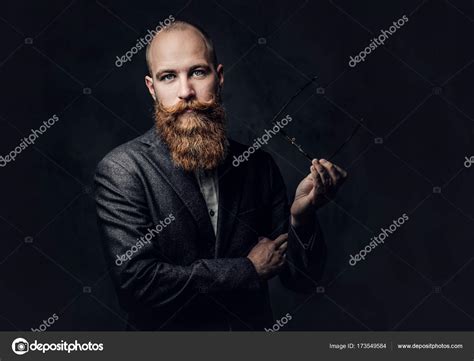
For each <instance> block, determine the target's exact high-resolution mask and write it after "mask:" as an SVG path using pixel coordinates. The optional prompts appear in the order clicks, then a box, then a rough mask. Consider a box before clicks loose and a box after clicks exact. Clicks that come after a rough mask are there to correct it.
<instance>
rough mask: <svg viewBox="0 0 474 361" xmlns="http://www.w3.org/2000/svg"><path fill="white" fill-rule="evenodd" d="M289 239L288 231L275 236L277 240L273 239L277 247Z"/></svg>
mask: <svg viewBox="0 0 474 361" xmlns="http://www.w3.org/2000/svg"><path fill="white" fill-rule="evenodd" d="M287 239H288V233H283V234H280V235H279V236H278V237H277V238H275V240H274V241H273V242H274V244H275V248H278V247H280V246H281V245H282V244H283V243H285V242H286V240H287Z"/></svg>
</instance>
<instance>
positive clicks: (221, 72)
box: [216, 64, 224, 88]
mask: <svg viewBox="0 0 474 361" xmlns="http://www.w3.org/2000/svg"><path fill="white" fill-rule="evenodd" d="M216 72H217V79H218V81H219V88H222V87H223V86H224V65H222V64H219V65H218V66H217V69H216Z"/></svg>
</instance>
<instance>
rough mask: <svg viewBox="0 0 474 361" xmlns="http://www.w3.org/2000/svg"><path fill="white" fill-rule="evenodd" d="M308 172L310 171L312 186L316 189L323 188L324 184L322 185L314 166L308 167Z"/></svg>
mask: <svg viewBox="0 0 474 361" xmlns="http://www.w3.org/2000/svg"><path fill="white" fill-rule="evenodd" d="M310 170H311V174H310V175H309V176H310V177H311V179H312V180H313V185H314V187H316V188H323V187H324V183H323V180H322V178H321V176H320V175H319V173H318V171H317V170H316V166H315V165H312V166H311V167H310Z"/></svg>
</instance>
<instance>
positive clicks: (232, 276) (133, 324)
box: [94, 127, 326, 331]
mask: <svg viewBox="0 0 474 361" xmlns="http://www.w3.org/2000/svg"><path fill="white" fill-rule="evenodd" d="M229 143H230V146H229V152H228V155H227V157H226V159H225V160H224V162H223V163H222V164H221V165H219V167H218V170H217V171H218V173H217V174H218V178H219V181H218V182H219V203H218V207H219V214H218V220H217V222H218V233H217V235H215V234H214V231H213V228H212V224H211V220H210V218H209V214H208V210H207V207H206V203H205V200H204V198H203V196H202V194H201V192H200V189H199V185H198V183H197V180H196V178H195V176H194V174H193V173H192V172H186V171H184V170H182V169H180V168H177V167H175V166H174V165H173V163H172V161H171V158H170V154H169V150H168V148H167V146H166V145H165V144H164V143H163V141H162V140H161V139H160V136H159V134H158V133H157V131H156V128H155V127H153V128H151V129H150V130H149V131H147V132H146V133H145V134H143V135H142V136H140V137H138V138H136V139H133V140H131V141H129V142H128V143H125V144H123V145H121V146H119V147H117V148H115V149H114V150H112V151H111V152H110V153H109V154H107V155H106V156H105V157H104V158H103V159H102V160H101V162H100V163H99V164H98V166H97V169H96V174H95V179H94V193H95V199H96V206H97V219H98V228H99V232H100V235H101V242H102V246H103V250H104V254H105V259H106V262H107V266H108V267H109V268H110V273H111V276H112V281H113V283H114V286H115V289H116V291H117V295H118V300H119V303H120V305H121V307H122V308H123V309H124V310H125V311H126V312H127V313H128V325H127V329H128V330H163V331H165V330H182V331H184V330H188V331H192V330H207V331H210V330H245V331H249V330H255V331H259V330H260V331H262V330H263V329H264V327H271V325H272V324H273V316H272V310H271V306H270V300H269V291H268V284H267V281H264V280H262V279H261V278H260V277H259V276H258V274H257V272H256V270H255V267H254V266H253V264H252V262H251V261H250V260H249V259H248V258H247V257H246V256H247V255H248V253H249V252H250V250H251V249H252V247H253V246H255V245H256V244H257V242H258V237H259V236H265V237H269V238H271V239H274V238H276V237H277V236H278V235H280V234H282V233H286V232H288V249H287V263H286V265H285V267H284V269H283V270H282V272H281V273H280V274H279V275H278V277H279V278H280V281H281V282H282V284H283V285H284V286H285V287H287V288H290V289H292V290H295V291H298V292H314V290H315V288H316V282H317V280H318V279H319V278H320V277H321V275H322V272H323V268H324V264H325V259H326V245H325V242H324V239H323V235H322V233H321V230H320V226H319V223H318V220H317V218H316V216H315V219H314V225H312V226H311V227H309V228H305V229H294V228H293V227H292V226H291V225H290V216H289V206H288V200H287V193H286V187H285V184H284V182H283V178H282V176H281V174H280V171H279V169H278V167H277V165H276V163H275V162H274V160H273V159H272V157H271V156H270V155H269V154H268V153H266V152H264V151H261V150H258V151H256V152H255V153H254V154H252V156H251V157H250V158H249V159H248V161H246V162H244V163H241V164H240V165H239V166H237V167H235V166H233V165H232V159H234V156H236V157H238V156H239V155H241V154H242V153H243V152H244V151H245V150H247V147H246V146H244V145H242V144H239V143H237V142H234V141H232V140H229Z"/></svg>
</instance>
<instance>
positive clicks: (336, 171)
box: [319, 159, 347, 184]
mask: <svg viewBox="0 0 474 361" xmlns="http://www.w3.org/2000/svg"><path fill="white" fill-rule="evenodd" d="M319 162H320V163H321V164H322V165H323V166H324V167H325V168H326V169H327V171H328V172H329V174H330V176H331V178H332V179H333V182H334V184H336V183H338V182H340V181H341V178H342V179H345V178H347V172H346V171H345V170H344V169H342V168H341V167H339V166H337V165H335V164H333V163H331V162H329V161H327V160H326V159H321V160H320V161H319Z"/></svg>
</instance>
